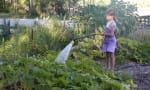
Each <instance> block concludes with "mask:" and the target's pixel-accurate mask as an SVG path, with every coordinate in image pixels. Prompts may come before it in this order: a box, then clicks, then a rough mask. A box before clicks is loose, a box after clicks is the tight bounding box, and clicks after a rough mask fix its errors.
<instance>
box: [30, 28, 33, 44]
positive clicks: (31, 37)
mask: <svg viewBox="0 0 150 90" xmlns="http://www.w3.org/2000/svg"><path fill="white" fill-rule="evenodd" d="M32 41H33V28H32V29H30V33H29V42H32Z"/></svg>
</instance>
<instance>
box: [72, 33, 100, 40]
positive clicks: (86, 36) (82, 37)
mask: <svg viewBox="0 0 150 90" xmlns="http://www.w3.org/2000/svg"><path fill="white" fill-rule="evenodd" d="M95 35H98V34H95V33H94V34H90V35H85V36H81V37H79V38H75V39H74V41H78V40H80V39H84V38H88V37H91V36H95Z"/></svg>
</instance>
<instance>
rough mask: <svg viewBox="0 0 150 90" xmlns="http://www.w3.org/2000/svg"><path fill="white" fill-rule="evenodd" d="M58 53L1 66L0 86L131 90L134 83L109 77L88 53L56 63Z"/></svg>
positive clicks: (17, 60)
mask: <svg viewBox="0 0 150 90" xmlns="http://www.w3.org/2000/svg"><path fill="white" fill-rule="evenodd" d="M55 55H56V54H55V52H54V51H52V52H49V54H48V55H47V56H46V57H45V56H44V57H42V56H40V57H37V58H22V57H21V58H17V59H16V60H14V61H13V62H11V63H10V62H9V63H5V64H3V65H2V66H0V78H1V83H0V88H1V89H26V90H27V89H28V90H29V89H36V90H41V89H45V90H48V89H54V90H55V89H58V90H60V89H64V90H68V89H69V90H70V89H73V90H74V89H79V90H83V89H86V90H93V89H95V90H114V89H115V90H130V88H129V87H128V86H130V84H126V83H125V82H118V81H117V80H116V79H114V78H111V77H109V75H108V74H107V73H106V72H105V71H104V69H103V68H102V67H101V66H100V65H98V64H96V63H95V62H94V61H92V60H90V59H89V58H87V57H86V56H84V55H83V56H82V58H81V59H80V60H78V61H72V60H68V62H67V64H66V65H64V64H60V63H54V58H53V57H54V56H55ZM51 56H52V57H51ZM55 57H56V56H55ZM108 85H109V87H108Z"/></svg>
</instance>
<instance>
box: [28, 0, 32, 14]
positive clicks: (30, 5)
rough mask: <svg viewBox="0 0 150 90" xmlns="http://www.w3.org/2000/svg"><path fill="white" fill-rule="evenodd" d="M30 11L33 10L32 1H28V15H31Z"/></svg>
mask: <svg viewBox="0 0 150 90" xmlns="http://www.w3.org/2000/svg"><path fill="white" fill-rule="evenodd" d="M32 10H33V7H32V0H29V13H30V15H31V14H32Z"/></svg>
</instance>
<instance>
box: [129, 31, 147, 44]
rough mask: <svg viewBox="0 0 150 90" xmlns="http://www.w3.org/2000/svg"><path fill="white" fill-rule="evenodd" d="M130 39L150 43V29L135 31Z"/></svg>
mask: <svg viewBox="0 0 150 90" xmlns="http://www.w3.org/2000/svg"><path fill="white" fill-rule="evenodd" d="M129 38H131V39H134V40H137V41H140V42H150V29H142V30H137V31H134V32H132V33H130V34H129Z"/></svg>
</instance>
